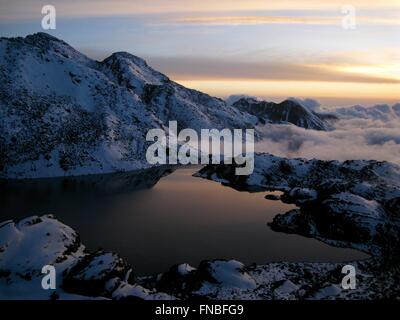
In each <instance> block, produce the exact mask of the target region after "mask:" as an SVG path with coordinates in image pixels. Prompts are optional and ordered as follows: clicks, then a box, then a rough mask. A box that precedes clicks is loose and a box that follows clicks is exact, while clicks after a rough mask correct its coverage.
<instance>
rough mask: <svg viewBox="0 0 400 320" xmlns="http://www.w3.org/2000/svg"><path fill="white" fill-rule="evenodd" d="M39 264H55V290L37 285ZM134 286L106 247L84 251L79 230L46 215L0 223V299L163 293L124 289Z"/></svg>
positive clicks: (125, 267) (128, 272)
mask: <svg viewBox="0 0 400 320" xmlns="http://www.w3.org/2000/svg"><path fill="white" fill-rule="evenodd" d="M44 266H53V267H54V268H55V272H56V274H55V275H56V289H55V290H45V289H44V288H43V287H42V279H43V277H45V276H46V274H42V268H43V267H44ZM135 285H136V284H135V278H134V276H133V273H132V271H131V267H130V266H129V264H128V263H127V262H126V261H125V260H124V259H122V258H121V257H119V256H118V255H117V254H115V253H110V252H103V251H98V252H95V253H90V252H87V251H86V249H85V247H84V246H83V245H82V244H81V242H80V239H79V235H78V234H77V233H76V232H75V231H74V230H72V229H71V228H70V227H68V226H66V225H64V224H63V223H61V222H59V221H58V220H56V219H55V218H54V217H53V216H51V215H47V216H42V217H37V216H32V217H29V218H26V219H23V220H20V221H17V222H14V221H5V222H3V223H1V224H0V287H1V290H0V299H106V298H107V299H109V298H116V299H122V298H129V297H130V296H132V297H137V296H139V297H140V298H144V295H146V296H145V298H146V299H153V298H154V299H157V298H160V297H166V296H167V295H165V296H164V295H163V294H162V293H160V295H153V294H152V293H151V292H149V291H143V292H142V294H140V295H139V294H138V293H137V291H134V290H130V291H127V290H126V288H128V287H129V288H130V287H134V286H135ZM122 288H125V289H124V290H123V289H122ZM138 288H139V287H137V288H136V289H138Z"/></svg>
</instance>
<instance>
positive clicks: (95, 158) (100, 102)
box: [0, 33, 257, 178]
mask: <svg viewBox="0 0 400 320" xmlns="http://www.w3.org/2000/svg"><path fill="white" fill-rule="evenodd" d="M0 119H1V122H0V178H39V177H53V176H68V175H83V174H93V173H106V172H114V171H125V170H134V169H140V168H144V167H147V166H148V164H147V162H146V161H145V150H146V142H145V137H146V133H147V131H148V130H149V129H153V128H166V127H167V126H168V122H169V121H170V120H174V121H177V122H178V126H179V128H192V129H195V130H200V129H208V128H216V129H223V128H252V127H254V125H255V124H256V122H257V119H256V117H254V116H252V115H250V114H248V113H243V112H241V111H239V110H237V109H236V108H232V107H230V106H228V105H227V104H226V103H225V102H224V101H222V100H220V99H218V98H214V97H211V96H209V95H207V94H204V93H201V92H198V91H195V90H190V89H187V88H185V87H183V86H181V85H179V84H177V83H175V82H173V81H171V80H170V79H169V78H168V77H166V76H165V75H163V74H161V73H159V72H157V71H155V70H153V69H152V68H151V67H149V66H148V65H147V64H146V62H145V61H144V60H142V59H140V58H138V57H135V56H133V55H131V54H129V53H123V52H119V53H114V54H113V55H111V56H110V57H108V58H107V59H105V60H104V61H101V62H98V61H94V60H92V59H89V58H88V57H86V56H85V55H83V54H81V53H80V52H78V51H76V50H75V49H74V48H72V47H71V46H69V45H68V44H67V43H65V42H63V41H61V40H59V39H57V38H54V37H52V36H50V35H48V34H45V33H37V34H34V35H30V36H27V37H25V38H21V37H18V38H0Z"/></svg>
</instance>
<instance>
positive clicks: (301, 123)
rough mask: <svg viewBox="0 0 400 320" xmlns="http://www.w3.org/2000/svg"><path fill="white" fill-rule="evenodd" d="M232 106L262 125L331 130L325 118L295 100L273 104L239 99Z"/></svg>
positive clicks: (250, 99)
mask: <svg viewBox="0 0 400 320" xmlns="http://www.w3.org/2000/svg"><path fill="white" fill-rule="evenodd" d="M232 106H233V107H235V108H237V109H238V110H240V111H243V112H248V113H250V114H252V115H255V116H257V117H258V119H259V121H261V122H262V123H266V122H269V123H281V124H289V123H291V124H294V125H296V126H298V127H302V128H305V129H313V130H324V131H327V130H331V129H333V127H332V126H331V124H329V123H328V122H327V121H326V120H325V119H326V118H327V117H326V116H324V115H320V114H318V113H316V112H314V111H312V110H310V109H309V108H307V107H306V106H303V105H302V104H301V103H299V102H297V101H295V100H285V101H283V102H281V103H274V102H267V101H260V100H257V99H254V98H241V99H240V100H238V101H236V102H235V103H233V104H232ZM324 117H325V119H324Z"/></svg>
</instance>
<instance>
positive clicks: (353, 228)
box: [196, 154, 400, 259]
mask: <svg viewBox="0 0 400 320" xmlns="http://www.w3.org/2000/svg"><path fill="white" fill-rule="evenodd" d="M234 172H235V170H234V165H233V166H230V165H222V166H211V165H210V166H207V167H205V168H203V169H202V170H200V172H199V173H197V174H196V175H197V176H199V177H203V178H207V179H211V180H214V181H219V182H222V183H223V184H224V185H228V186H231V187H233V188H236V189H239V190H247V191H266V190H267V191H276V190H279V191H283V192H284V194H283V196H282V197H281V199H282V200H283V201H285V202H287V203H294V204H296V205H297V206H298V207H299V209H295V210H292V211H290V212H288V213H286V214H283V215H278V216H276V217H275V219H274V221H273V222H272V224H271V227H272V228H273V229H274V230H276V231H282V232H286V233H296V234H300V235H303V236H307V237H313V238H317V239H319V240H322V241H324V242H326V243H328V244H332V245H335V246H338V247H350V248H355V249H359V250H362V251H364V252H367V253H370V254H372V255H374V256H380V257H382V258H384V259H391V258H393V257H398V254H399V253H400V246H399V245H398V243H399V241H400V216H399V213H400V167H399V166H397V165H395V164H391V163H387V162H378V161H346V162H343V163H342V162H339V161H321V160H305V159H286V158H280V157H275V156H273V155H270V154H257V155H256V158H255V170H254V172H253V173H252V174H251V175H250V176H246V177H239V176H236V175H235V174H234Z"/></svg>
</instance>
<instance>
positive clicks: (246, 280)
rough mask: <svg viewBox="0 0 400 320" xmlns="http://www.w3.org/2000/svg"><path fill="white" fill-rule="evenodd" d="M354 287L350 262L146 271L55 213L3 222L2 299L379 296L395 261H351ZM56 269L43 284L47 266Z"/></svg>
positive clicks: (394, 280)
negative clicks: (87, 241) (92, 242)
mask: <svg viewBox="0 0 400 320" xmlns="http://www.w3.org/2000/svg"><path fill="white" fill-rule="evenodd" d="M351 264H352V265H353V266H355V267H356V269H357V289H356V290H350V291H346V290H343V289H342V287H341V281H342V278H343V274H342V273H341V271H342V268H343V266H344V265H345V263H342V264H340V263H284V262H282V263H270V264H267V265H252V266H244V265H243V264H242V263H240V262H238V261H234V260H231V261H226V260H215V261H203V262H201V263H200V265H199V266H198V268H194V267H192V266H190V265H188V264H181V265H176V266H173V267H171V269H170V270H168V271H166V272H164V273H162V274H158V275H152V276H147V277H135V275H134V266H133V268H132V267H131V266H129V264H128V263H127V262H126V261H125V260H124V259H123V258H122V257H120V256H118V255H117V254H115V253H111V252H104V251H97V252H88V251H86V249H85V247H84V246H83V245H82V243H81V242H80V240H79V236H78V234H77V233H76V232H75V231H74V230H72V229H71V228H70V227H68V226H66V225H64V224H62V223H61V222H59V221H58V220H56V219H55V218H54V217H53V216H50V215H48V216H42V217H37V216H33V217H29V218H26V219H23V220H20V221H6V222H3V223H1V224H0V287H1V290H0V299H117V300H121V299H144V300H171V299H347V298H349V299H377V298H395V297H398V296H399V292H400V291H399V290H400V281H399V280H400V279H399V276H398V272H396V269H395V268H394V269H393V268H391V267H385V270H384V272H382V261H381V260H380V259H376V258H371V259H369V260H367V261H360V262H352V263H351ZM45 265H51V266H54V267H55V270H56V289H55V290H44V289H43V288H42V279H43V277H44V276H45V274H42V273H41V270H42V268H43V266H45Z"/></svg>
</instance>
